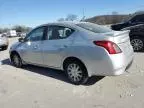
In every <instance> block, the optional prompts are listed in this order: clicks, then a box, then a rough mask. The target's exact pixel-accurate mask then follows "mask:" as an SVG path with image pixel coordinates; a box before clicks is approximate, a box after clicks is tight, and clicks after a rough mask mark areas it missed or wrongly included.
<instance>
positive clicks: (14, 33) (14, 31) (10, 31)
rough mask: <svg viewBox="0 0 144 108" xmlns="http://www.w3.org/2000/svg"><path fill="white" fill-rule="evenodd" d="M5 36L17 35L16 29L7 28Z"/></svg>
mask: <svg viewBox="0 0 144 108" xmlns="http://www.w3.org/2000/svg"><path fill="white" fill-rule="evenodd" d="M7 36H8V37H16V36H17V32H16V30H9V31H8V32H7Z"/></svg>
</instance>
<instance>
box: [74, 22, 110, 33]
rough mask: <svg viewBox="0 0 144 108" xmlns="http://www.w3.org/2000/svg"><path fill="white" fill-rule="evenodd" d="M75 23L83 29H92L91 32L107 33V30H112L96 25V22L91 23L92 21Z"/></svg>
mask: <svg viewBox="0 0 144 108" xmlns="http://www.w3.org/2000/svg"><path fill="white" fill-rule="evenodd" d="M76 25H77V26H79V27H81V28H83V29H86V30H89V31H92V32H95V33H107V32H111V31H112V30H111V29H109V28H107V27H104V26H100V25H97V24H92V23H79V24H76Z"/></svg>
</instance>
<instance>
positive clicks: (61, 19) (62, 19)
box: [57, 18, 65, 21]
mask: <svg viewBox="0 0 144 108" xmlns="http://www.w3.org/2000/svg"><path fill="white" fill-rule="evenodd" d="M57 21H65V19H64V18H60V19H58V20H57Z"/></svg>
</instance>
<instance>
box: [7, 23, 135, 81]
mask: <svg viewBox="0 0 144 108" xmlns="http://www.w3.org/2000/svg"><path fill="white" fill-rule="evenodd" d="M9 52H10V60H11V62H12V64H13V65H14V66H16V67H21V66H22V65H26V64H33V65H38V66H43V67H51V68H55V69H60V70H64V71H65V72H66V75H67V77H68V79H69V80H70V81H71V82H72V83H74V84H83V83H86V82H87V80H88V78H89V77H92V76H97V75H100V76H114V75H120V74H123V73H125V70H126V69H128V68H129V67H130V65H131V64H132V61H133V48H132V46H131V44H130V40H129V31H112V30H111V29H109V28H105V27H103V26H100V25H96V24H92V23H88V22H87V23H86V22H77V23H74V22H59V23H49V24H45V25H41V26H39V27H37V28H35V29H33V30H32V31H31V32H30V33H29V34H28V35H27V36H26V37H25V38H24V39H23V38H20V39H19V42H18V43H15V44H14V45H12V46H11V48H10V51H9Z"/></svg>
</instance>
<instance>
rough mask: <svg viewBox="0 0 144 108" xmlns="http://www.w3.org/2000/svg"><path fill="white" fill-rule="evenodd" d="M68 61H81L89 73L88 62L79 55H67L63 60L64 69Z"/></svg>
mask: <svg viewBox="0 0 144 108" xmlns="http://www.w3.org/2000/svg"><path fill="white" fill-rule="evenodd" d="M68 61H78V62H80V63H81V64H82V65H83V66H84V67H85V69H86V71H87V74H88V75H89V73H88V69H87V66H86V64H85V63H84V61H82V60H81V59H79V58H78V57H74V56H69V57H66V58H65V59H64V60H63V63H62V68H63V70H64V69H65V66H66V63H67V62H68Z"/></svg>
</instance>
